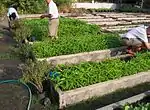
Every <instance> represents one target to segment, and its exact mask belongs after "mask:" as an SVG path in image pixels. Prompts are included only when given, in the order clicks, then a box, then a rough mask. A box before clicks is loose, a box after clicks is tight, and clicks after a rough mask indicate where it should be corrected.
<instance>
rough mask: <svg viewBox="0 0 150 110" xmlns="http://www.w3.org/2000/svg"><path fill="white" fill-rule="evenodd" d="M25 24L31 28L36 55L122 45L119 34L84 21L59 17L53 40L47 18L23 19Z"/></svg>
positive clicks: (62, 53) (50, 54)
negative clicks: (105, 30) (49, 37)
mask: <svg viewBox="0 0 150 110" xmlns="http://www.w3.org/2000/svg"><path fill="white" fill-rule="evenodd" d="M24 23H25V25H26V26H28V27H30V28H31V29H32V34H31V35H32V36H34V37H35V38H36V40H38V42H35V43H34V44H33V45H32V47H33V52H34V53H35V55H36V57H38V58H43V57H51V56H58V55H66V54H74V53H80V52H89V51H94V50H102V49H107V48H113V47H119V46H121V45H122V43H121V41H120V39H119V36H118V35H117V34H112V33H102V32H101V31H100V27H98V26H96V25H90V24H87V23H86V22H83V21H80V20H76V19H70V18H63V17H61V18H60V26H59V32H58V36H59V38H58V39H57V40H55V41H51V40H50V39H48V37H47V36H48V20H39V19H34V20H25V21H24Z"/></svg>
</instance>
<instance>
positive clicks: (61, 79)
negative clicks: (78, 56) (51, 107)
mask: <svg viewBox="0 0 150 110" xmlns="http://www.w3.org/2000/svg"><path fill="white" fill-rule="evenodd" d="M149 55H150V54H149V53H144V54H138V55H137V56H136V57H135V58H132V59H130V60H129V59H128V60H122V59H114V60H106V61H103V62H88V63H80V64H77V65H68V66H66V65H57V66H56V68H54V69H53V70H51V71H53V72H54V73H57V76H55V75H54V76H51V80H52V81H53V82H54V83H55V84H56V85H55V86H56V88H59V89H58V93H59V98H60V99H59V104H60V108H62V107H64V106H67V105H70V104H74V103H77V102H80V101H83V100H87V99H89V98H92V97H98V96H102V95H105V94H108V93H111V92H113V91H116V90H117V89H121V88H126V87H132V86H135V85H138V84H140V83H144V82H148V81H149V80H150V75H149V74H150V72H149V71H148V70H149V64H150V59H149ZM142 71H147V72H142Z"/></svg>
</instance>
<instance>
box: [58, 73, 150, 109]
mask: <svg viewBox="0 0 150 110" xmlns="http://www.w3.org/2000/svg"><path fill="white" fill-rule="evenodd" d="M149 81H150V71H148V72H141V73H138V74H135V75H131V76H126V77H122V78H120V79H115V80H110V81H106V82H102V83H97V84H93V85H90V86H86V87H82V88H77V89H73V90H70V91H61V90H58V93H59V98H60V99H59V107H60V108H63V107H66V106H67V105H71V104H74V103H78V102H80V101H84V100H87V99H89V98H92V97H99V96H103V95H106V94H109V93H111V92H114V91H116V90H118V89H122V88H128V87H133V86H136V85H138V84H141V83H145V82H149ZM109 110H110V109H109Z"/></svg>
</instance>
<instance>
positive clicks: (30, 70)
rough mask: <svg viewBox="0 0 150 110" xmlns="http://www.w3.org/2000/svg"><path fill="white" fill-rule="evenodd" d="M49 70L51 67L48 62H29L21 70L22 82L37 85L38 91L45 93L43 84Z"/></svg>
mask: <svg viewBox="0 0 150 110" xmlns="http://www.w3.org/2000/svg"><path fill="white" fill-rule="evenodd" d="M49 69H50V65H49V64H48V63H47V62H46V61H35V62H33V61H31V60H28V61H27V62H26V63H25V65H23V66H22V68H21V70H22V73H23V78H22V80H23V81H24V82H31V83H33V84H35V85H36V87H37V89H38V90H39V91H40V92H43V85H42V82H43V81H44V80H45V79H46V76H47V74H48V72H49Z"/></svg>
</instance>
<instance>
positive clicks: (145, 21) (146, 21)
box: [131, 20, 150, 23]
mask: <svg viewBox="0 0 150 110" xmlns="http://www.w3.org/2000/svg"><path fill="white" fill-rule="evenodd" d="M131 22H132V23H149V22H150V20H138V21H131Z"/></svg>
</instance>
